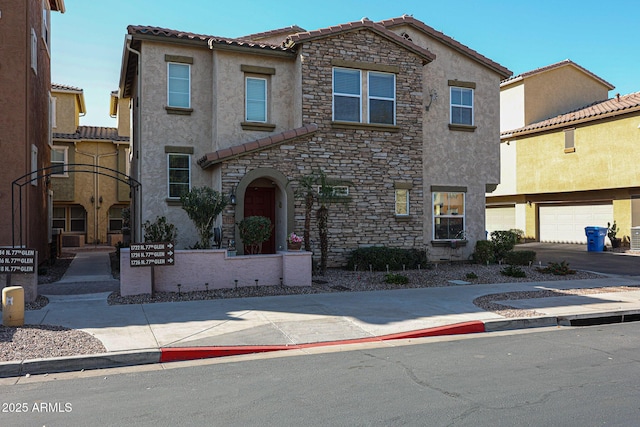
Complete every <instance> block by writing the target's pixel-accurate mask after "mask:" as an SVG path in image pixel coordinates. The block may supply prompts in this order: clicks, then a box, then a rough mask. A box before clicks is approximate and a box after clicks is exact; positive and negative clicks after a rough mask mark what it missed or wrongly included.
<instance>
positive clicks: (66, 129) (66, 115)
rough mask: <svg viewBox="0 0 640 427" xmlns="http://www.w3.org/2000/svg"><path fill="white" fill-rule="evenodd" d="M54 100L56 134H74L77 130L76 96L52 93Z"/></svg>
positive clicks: (54, 130)
mask: <svg viewBox="0 0 640 427" xmlns="http://www.w3.org/2000/svg"><path fill="white" fill-rule="evenodd" d="M51 95H52V96H53V97H55V98H56V127H55V128H53V132H56V133H74V132H75V131H76V129H77V128H78V125H77V122H78V119H76V116H77V115H78V112H77V111H78V110H77V102H76V95H75V94H73V93H68V92H55V91H54V92H52V93H51Z"/></svg>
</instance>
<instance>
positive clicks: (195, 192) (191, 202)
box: [180, 187, 227, 249]
mask: <svg viewBox="0 0 640 427" xmlns="http://www.w3.org/2000/svg"><path fill="white" fill-rule="evenodd" d="M180 203H181V204H182V209H184V211H185V212H186V213H187V215H189V218H190V219H191V221H193V224H194V225H195V226H196V229H197V230H198V235H199V236H200V241H199V242H198V249H199V248H202V249H209V248H210V247H211V238H212V237H213V224H214V222H215V220H216V218H217V217H218V215H220V213H221V212H222V210H223V209H224V207H225V206H226V205H227V198H226V197H225V196H224V195H223V194H221V193H219V192H217V191H216V190H214V189H213V188H211V187H194V188H192V189H191V190H190V191H189V192H187V193H184V194H183V195H182V196H180ZM194 249H195V248H194Z"/></svg>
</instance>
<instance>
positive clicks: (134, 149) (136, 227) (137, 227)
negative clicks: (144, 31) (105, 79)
mask: <svg viewBox="0 0 640 427" xmlns="http://www.w3.org/2000/svg"><path fill="white" fill-rule="evenodd" d="M132 40H133V36H132V35H131V34H127V42H126V48H127V50H128V51H129V52H131V53H133V54H135V55H136V57H137V58H138V59H137V61H138V64H137V67H136V80H137V81H136V94H135V97H134V100H133V111H134V114H133V120H132V122H133V123H132V125H131V126H132V128H133V129H132V132H131V136H132V138H133V141H132V144H131V159H132V163H134V162H135V166H136V167H135V174H134V175H135V176H134V178H135V179H136V180H138V181H140V155H139V145H140V133H141V132H140V95H141V93H142V90H141V89H142V87H141V85H142V78H141V74H142V59H141V58H142V55H141V54H140V51H137V50H135V49H133V48H132V47H131V41H132ZM136 189H138V191H136V192H135V193H134V194H132V195H131V196H132V197H131V198H132V199H133V204H132V208H133V209H132V210H133V212H132V214H131V218H132V219H133V224H131V229H132V232H133V236H131V239H132V240H131V241H132V242H141V241H142V228H141V225H142V209H141V203H142V194H141V191H142V189H141V188H139V187H136Z"/></svg>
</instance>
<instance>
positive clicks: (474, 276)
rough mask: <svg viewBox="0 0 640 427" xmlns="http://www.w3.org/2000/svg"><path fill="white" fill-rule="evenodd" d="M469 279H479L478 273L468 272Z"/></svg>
mask: <svg viewBox="0 0 640 427" xmlns="http://www.w3.org/2000/svg"><path fill="white" fill-rule="evenodd" d="M465 277H466V278H467V279H477V278H478V275H477V274H476V273H474V272H471V273H467V275H466V276H465Z"/></svg>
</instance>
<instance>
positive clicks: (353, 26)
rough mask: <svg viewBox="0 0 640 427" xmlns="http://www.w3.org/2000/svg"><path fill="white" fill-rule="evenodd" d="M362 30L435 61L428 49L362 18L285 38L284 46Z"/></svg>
mask: <svg viewBox="0 0 640 427" xmlns="http://www.w3.org/2000/svg"><path fill="white" fill-rule="evenodd" d="M363 28H368V29H370V30H373V31H375V32H376V33H378V34H379V35H381V36H383V37H386V38H387V39H389V40H391V41H394V42H395V43H398V44H399V45H402V46H404V47H405V48H406V49H408V50H410V51H412V52H415V53H417V54H418V55H420V56H422V57H423V58H424V59H426V60H427V61H429V62H431V61H433V60H434V59H436V56H435V55H434V54H433V53H432V52H430V51H429V50H428V49H424V48H422V47H420V46H418V45H416V44H414V43H412V42H410V41H409V40H407V39H405V38H404V37H401V36H399V35H397V34H396V33H394V32H393V31H390V30H388V29H387V28H386V27H385V26H384V25H381V24H378V23H375V22H373V21H371V20H369V19H367V18H362V20H360V21H355V22H349V23H346V24H340V25H335V26H333V27H328V28H321V29H319V30H313V31H307V32H303V33H297V34H292V35H291V36H289V37H287V40H286V41H285V46H290V47H293V46H295V45H296V44H297V43H304V42H306V41H310V40H316V39H320V38H325V37H328V36H334V35H336V34H340V33H346V32H350V31H355V30H360V29H363Z"/></svg>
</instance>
